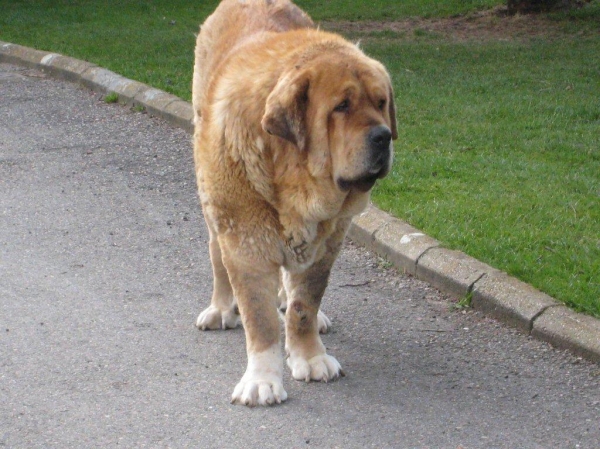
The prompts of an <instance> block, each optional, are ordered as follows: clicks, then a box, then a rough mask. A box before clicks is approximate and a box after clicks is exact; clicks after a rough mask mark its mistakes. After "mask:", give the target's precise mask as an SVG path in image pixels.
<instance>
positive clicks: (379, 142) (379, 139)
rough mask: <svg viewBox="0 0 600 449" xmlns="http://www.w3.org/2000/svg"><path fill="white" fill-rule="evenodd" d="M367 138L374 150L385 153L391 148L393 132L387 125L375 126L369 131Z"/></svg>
mask: <svg viewBox="0 0 600 449" xmlns="http://www.w3.org/2000/svg"><path fill="white" fill-rule="evenodd" d="M367 138H368V139H369V144H370V146H371V148H372V149H373V150H375V151H384V150H387V149H388V148H389V147H390V141H391V140H392V131H390V129H389V128H388V127H387V126H385V125H378V126H374V127H373V128H371V130H370V131H369V134H368V136H367Z"/></svg>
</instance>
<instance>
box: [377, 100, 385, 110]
mask: <svg viewBox="0 0 600 449" xmlns="http://www.w3.org/2000/svg"><path fill="white" fill-rule="evenodd" d="M377 107H378V108H379V110H380V111H383V108H384V107H385V99H381V100H379V103H377Z"/></svg>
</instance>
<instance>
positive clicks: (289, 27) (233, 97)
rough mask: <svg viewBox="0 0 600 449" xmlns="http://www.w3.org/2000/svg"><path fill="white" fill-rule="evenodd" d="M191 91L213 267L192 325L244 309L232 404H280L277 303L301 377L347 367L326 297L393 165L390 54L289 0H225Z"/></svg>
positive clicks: (221, 320) (202, 40) (200, 51)
mask: <svg viewBox="0 0 600 449" xmlns="http://www.w3.org/2000/svg"><path fill="white" fill-rule="evenodd" d="M192 91H193V92H192V94H193V95H192V96H193V100H192V101H193V109H194V123H195V131H194V138H193V139H194V162H195V169H196V176H197V182H198V191H199V196H200V202H201V204H202V209H203V212H204V217H205V221H206V224H207V227H208V230H209V234H210V240H209V250H210V258H211V262H212V269H213V276H214V279H213V282H214V284H213V292H212V299H211V304H210V306H209V307H208V308H207V309H205V310H204V311H203V312H202V313H201V314H200V316H199V317H198V319H197V321H196V326H197V327H198V328H200V329H202V330H207V329H228V328H234V327H236V326H237V325H238V324H239V321H240V318H241V324H242V325H243V327H244V331H245V335H246V350H247V356H248V365H247V369H246V372H245V374H244V375H243V377H242V379H241V380H240V382H239V383H238V384H237V386H236V387H235V389H234V391H233V395H232V399H231V402H232V403H236V404H244V405H247V406H255V405H272V404H275V403H277V404H279V403H281V402H283V401H285V400H286V399H287V393H286V391H285V389H284V387H283V383H282V377H283V356H282V351H281V347H280V322H279V316H278V311H277V308H278V307H279V306H280V303H281V301H284V303H286V305H285V309H286V311H285V351H286V354H287V365H288V366H289V368H290V369H291V372H292V377H293V378H294V379H297V380H303V381H307V382H308V381H311V380H314V381H322V382H327V381H329V380H333V379H336V378H337V377H339V376H343V375H344V373H343V371H342V368H341V366H340V364H339V362H338V361H337V360H336V359H335V358H334V357H333V356H331V355H329V354H327V352H326V350H325V346H324V345H323V343H322V341H321V337H320V335H319V332H326V331H327V329H328V328H329V326H330V325H331V322H330V321H329V319H328V318H327V317H326V316H325V315H324V314H323V313H322V312H320V311H319V307H320V303H321V299H322V297H323V293H324V291H325V288H326V286H327V283H328V279H329V274H330V271H331V267H332V265H333V263H334V261H335V259H336V257H337V255H338V253H339V251H340V248H341V246H342V242H343V240H344V237H345V235H346V231H347V230H348V227H349V225H350V222H351V220H352V217H353V216H354V215H356V214H358V213H360V212H361V211H363V210H364V208H365V207H366V205H367V204H368V201H369V194H370V190H371V188H372V187H373V185H374V184H375V182H376V181H377V180H378V179H380V178H383V177H384V176H386V175H387V174H388V172H389V170H390V166H391V163H392V157H393V156H392V155H393V142H392V141H393V140H395V139H396V138H397V128H396V110H395V105H394V93H393V90H392V84H391V81H390V77H389V74H388V73H387V71H386V69H385V68H384V66H383V65H382V64H381V63H379V62H377V61H375V60H373V59H371V58H369V57H367V56H365V54H364V53H363V52H362V51H361V50H360V49H359V48H358V46H357V45H355V44H353V43H350V42H348V41H346V40H344V39H343V38H342V37H340V36H338V35H336V34H331V33H327V32H324V31H320V30H318V29H315V26H314V23H313V21H312V20H311V19H310V18H309V16H308V15H307V14H306V13H305V12H303V11H302V10H301V9H300V8H298V7H297V6H296V5H294V4H293V3H291V2H290V1H288V0H223V1H222V2H221V3H220V5H219V6H218V7H217V9H216V10H215V11H214V13H213V14H212V15H211V16H209V17H208V18H207V19H206V21H205V22H204V23H203V24H202V26H201V28H200V33H199V35H198V37H197V41H196V49H195V62H194V78H193V86H192ZM280 287H281V290H280Z"/></svg>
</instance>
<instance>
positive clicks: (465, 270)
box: [0, 41, 600, 362]
mask: <svg viewBox="0 0 600 449" xmlns="http://www.w3.org/2000/svg"><path fill="white" fill-rule="evenodd" d="M0 62H10V63H15V64H19V65H25V66H27V67H33V68H36V69H39V70H42V71H43V72H46V73H48V74H50V75H52V76H55V77H57V78H61V79H64V80H67V81H71V82H76V83H79V84H81V85H83V86H85V87H87V88H90V89H92V90H94V91H97V92H101V93H103V94H108V93H116V94H117V95H118V96H119V102H121V103H125V104H128V105H133V106H142V107H144V108H146V110H147V111H148V112H149V113H150V114H153V115H156V116H159V117H161V118H163V119H164V120H166V121H167V122H169V123H171V124H172V125H174V126H177V127H180V128H183V129H185V130H186V131H188V132H190V133H192V132H193V129H194V125H193V110H192V105H191V104H190V103H187V102H185V101H183V100H181V99H180V98H178V97H175V96H174V95H171V94H168V93H166V92H163V91H160V90H158V89H154V88H152V87H149V86H146V85H145V84H142V83H139V82H137V81H133V80H130V79H127V78H124V77H123V76H121V75H118V74H116V73H114V72H111V71H109V70H106V69H104V68H102V67H98V66H96V65H94V64H91V63H88V62H84V61H80V60H77V59H73V58H69V57H66V56H62V55H59V54H55V53H49V52H43V51H39V50H34V49H31V48H27V47H23V46H20V45H16V44H11V43H7V42H2V41H0ZM348 235H349V237H350V238H351V239H352V240H353V241H355V242H356V243H358V244H360V245H362V246H364V247H366V248H367V249H369V250H371V251H373V252H374V253H376V254H378V255H380V256H382V257H384V258H386V259H387V260H389V261H390V262H391V263H393V264H394V265H395V266H396V267H397V268H398V269H400V270H402V271H404V272H405V273H408V274H410V275H413V276H416V277H417V278H419V279H422V280H424V281H426V282H428V283H430V284H432V285H433V286H434V287H436V288H438V289H439V290H441V291H443V292H445V293H447V294H449V295H451V296H454V297H455V298H466V299H468V300H469V301H470V302H471V305H472V307H473V308H475V309H477V310H481V311H482V312H484V313H485V314H487V315H489V316H492V317H494V318H496V319H498V320H500V321H503V322H505V323H507V324H509V325H511V326H514V327H516V328H517V329H519V330H520V331H522V332H524V333H526V334H528V335H531V336H533V337H535V338H537V339H540V340H543V341H546V342H548V343H550V344H551V345H553V346H556V347H558V348H562V349H568V350H570V351H572V352H573V353H575V354H577V355H580V356H582V357H585V358H587V359H589V360H592V361H595V362H600V320H597V319H595V318H593V317H589V316H586V315H582V314H578V313H576V312H573V311H572V310H570V309H567V308H566V307H564V306H562V305H561V304H560V303H559V302H558V301H556V300H555V299H554V298H551V297H550V296H548V295H546V294H544V293H542V292H540V291H538V290H536V289H534V288H533V287H531V286H530V285H528V284H526V283H524V282H521V281H519V280H518V279H515V278H513V277H510V276H508V275H507V274H506V273H503V272H501V271H499V270H496V269H495V268H492V267H490V266H489V265H486V264H484V263H482V262H480V261H478V260H476V259H473V258H472V257H470V256H468V255H466V254H464V253H461V252H460V251H453V250H449V249H446V248H443V247H442V246H441V244H440V242H438V241H437V240H435V239H433V238H431V237H429V236H427V235H425V234H424V233H422V232H421V231H419V230H418V229H416V228H413V227H412V226H410V225H408V224H406V223H404V222H403V221H401V220H399V219H397V218H394V217H392V216H390V215H388V214H386V213H385V212H382V211H381V210H379V209H377V208H375V207H373V206H370V207H369V208H368V209H367V210H366V211H365V212H364V213H363V214H361V215H360V216H358V217H355V219H354V220H353V223H352V225H351V226H350V230H349V233H348Z"/></svg>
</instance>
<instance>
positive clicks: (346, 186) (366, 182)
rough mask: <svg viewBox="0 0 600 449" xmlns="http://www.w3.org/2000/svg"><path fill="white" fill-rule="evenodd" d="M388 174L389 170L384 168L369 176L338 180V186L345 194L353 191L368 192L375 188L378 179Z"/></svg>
mask: <svg viewBox="0 0 600 449" xmlns="http://www.w3.org/2000/svg"><path fill="white" fill-rule="evenodd" d="M387 172H388V170H387V168H386V167H383V168H381V170H379V171H378V172H376V173H373V174H367V175H365V176H361V177H360V178H356V179H344V178H338V180H337V185H338V187H339V188H340V190H342V191H343V192H347V191H349V190H352V189H354V190H359V191H361V192H368V191H369V190H371V189H372V188H373V186H374V185H375V182H376V181H377V180H378V179H380V178H383V177H384V176H385V175H387Z"/></svg>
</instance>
